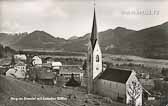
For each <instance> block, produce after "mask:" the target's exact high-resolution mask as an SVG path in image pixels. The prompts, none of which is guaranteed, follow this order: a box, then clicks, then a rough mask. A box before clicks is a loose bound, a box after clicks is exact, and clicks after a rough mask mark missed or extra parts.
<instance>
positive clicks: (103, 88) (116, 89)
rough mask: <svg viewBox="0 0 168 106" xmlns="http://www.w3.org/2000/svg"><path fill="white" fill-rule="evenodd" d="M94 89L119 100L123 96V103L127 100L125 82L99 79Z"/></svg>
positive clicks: (100, 93) (98, 92)
mask: <svg viewBox="0 0 168 106" xmlns="http://www.w3.org/2000/svg"><path fill="white" fill-rule="evenodd" d="M94 90H95V93H97V94H99V95H102V96H107V97H110V98H112V99H113V100H116V101H118V97H121V98H123V103H125V100H126V98H125V97H126V87H125V84H122V83H117V82H113V81H107V80H103V79H98V80H97V81H96V82H95V87H94Z"/></svg>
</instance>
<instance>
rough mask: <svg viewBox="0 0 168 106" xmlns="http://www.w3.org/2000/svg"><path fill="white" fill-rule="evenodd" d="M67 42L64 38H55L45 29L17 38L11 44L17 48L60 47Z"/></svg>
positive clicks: (43, 48)
mask: <svg viewBox="0 0 168 106" xmlns="http://www.w3.org/2000/svg"><path fill="white" fill-rule="evenodd" d="M65 42H66V40H65V39H63V38H55V37H53V36H52V35H50V34H48V33H46V32H44V31H34V32H32V33H30V34H28V35H27V36H24V37H22V38H21V39H20V40H17V41H16V42H15V43H13V44H12V45H11V46H12V47H13V48H15V49H42V50H46V49H51V50H55V49H60V47H61V45H63V44H64V43H65Z"/></svg>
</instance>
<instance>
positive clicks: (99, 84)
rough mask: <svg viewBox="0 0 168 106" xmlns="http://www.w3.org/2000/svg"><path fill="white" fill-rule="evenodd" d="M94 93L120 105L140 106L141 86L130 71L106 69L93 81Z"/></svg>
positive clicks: (134, 74)
mask: <svg viewBox="0 0 168 106" xmlns="http://www.w3.org/2000/svg"><path fill="white" fill-rule="evenodd" d="M94 92H95V93H97V94H99V95H102V96H107V97H110V98H112V100H116V101H119V102H122V103H126V104H135V106H142V86H141V84H140V82H139V81H138V79H137V77H136V73H135V72H134V71H131V70H126V69H117V68H110V69H106V70H105V71H104V72H102V73H101V74H100V75H99V76H98V77H97V78H96V79H95V80H94Z"/></svg>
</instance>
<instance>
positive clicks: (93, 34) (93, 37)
mask: <svg viewBox="0 0 168 106" xmlns="http://www.w3.org/2000/svg"><path fill="white" fill-rule="evenodd" d="M90 41H91V44H92V49H94V47H95V44H96V41H97V23H96V10H95V8H94V16H93V25H92V32H91V37H90Z"/></svg>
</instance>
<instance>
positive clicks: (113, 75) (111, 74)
mask: <svg viewBox="0 0 168 106" xmlns="http://www.w3.org/2000/svg"><path fill="white" fill-rule="evenodd" d="M131 73H132V71H131V70H127V69H118V68H109V69H106V70H105V71H104V72H102V74H101V75H100V76H99V78H98V79H104V80H109V81H114V82H120V83H126V82H127V80H128V78H129V77H130V75H131Z"/></svg>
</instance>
